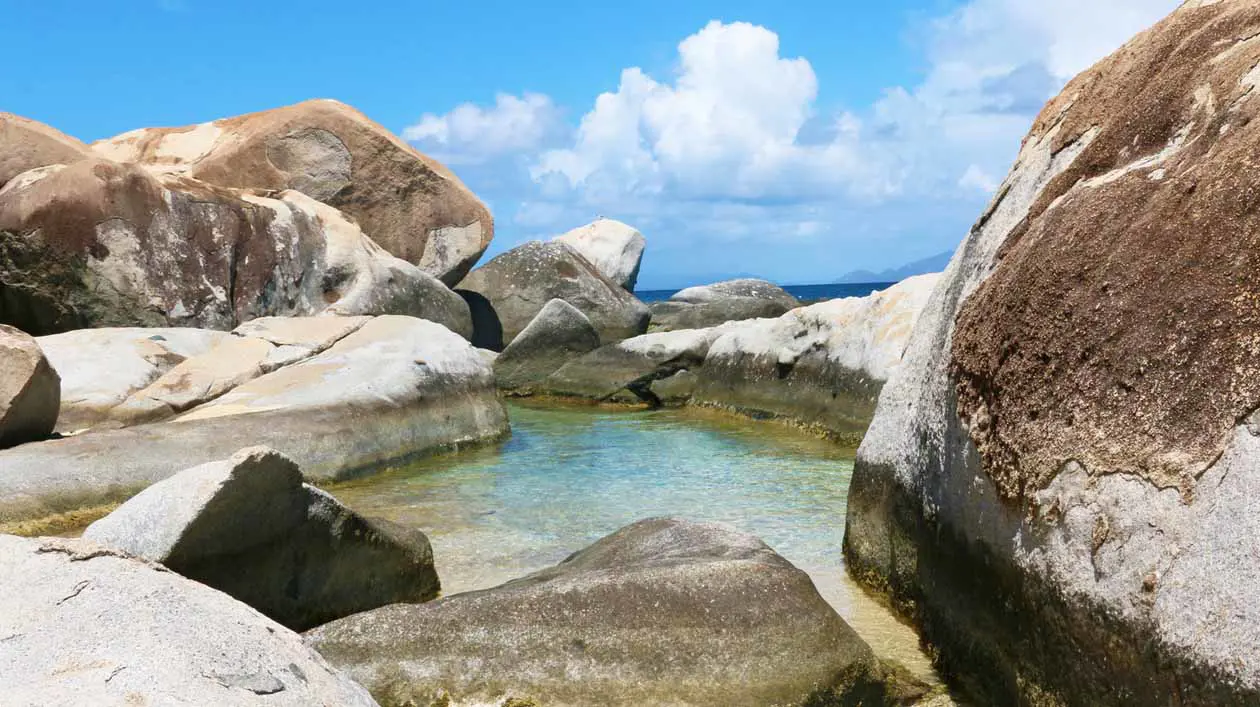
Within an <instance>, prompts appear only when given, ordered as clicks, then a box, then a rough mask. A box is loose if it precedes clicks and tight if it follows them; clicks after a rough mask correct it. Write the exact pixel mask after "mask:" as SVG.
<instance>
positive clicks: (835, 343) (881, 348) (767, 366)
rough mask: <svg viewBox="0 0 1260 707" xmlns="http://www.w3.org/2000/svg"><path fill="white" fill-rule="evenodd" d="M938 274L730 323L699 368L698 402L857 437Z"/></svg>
mask: <svg viewBox="0 0 1260 707" xmlns="http://www.w3.org/2000/svg"><path fill="white" fill-rule="evenodd" d="M937 279H938V276H937V275H920V276H918V277H913V278H910V279H908V280H905V281H904V282H901V283H899V284H897V285H894V286H893V287H890V288H889V289H887V290H883V291H881V292H876V293H874V294H871V295H869V296H867V297H849V298H845V299H836V300H831V301H828V302H821V303H819V304H815V305H811V306H809V307H801V308H799V309H795V310H793V311H791V312H789V313H787V314H785V315H783V316H782V317H779V318H777V319H760V320H754V321H746V322H740V323H737V324H734V325H730V326H729V329H728V331H727V332H726V333H724V334H723V335H722V336H721V337H720V338H718V339H717V340H716V341H714V342H713V345H712V346H710V347H709V350H708V352H707V354H706V355H705V358H704V362H703V365H701V366H700V367H699V370H698V376H699V381H698V383H697V386H696V391H695V394H694V396H693V400H694V401H697V402H703V403H705V404H710V405H718V406H722V407H727V408H732V409H735V410H738V411H741V412H745V413H751V414H753V415H754V416H762V415H770V416H776V417H783V418H788V419H790V420H794V421H797V422H800V423H804V424H807V425H810V426H814V427H818V428H821V429H822V430H824V431H826V432H829V433H833V434H836V435H840V436H843V437H855V436H856V435H860V434H861V432H862V431H863V430H865V428H866V425H867V423H868V422H869V421H870V418H871V415H872V414H873V413H874V407H875V401H876V399H877V398H878V395H879V391H880V389H881V387H882V386H883V383H884V381H886V380H887V379H888V377H889V375H891V374H892V372H893V371H894V370H895V369H896V367H897V366H898V365H899V364H900V363H901V358H902V355H903V354H904V353H905V350H906V344H907V342H908V341H909V339H910V333H911V330H912V329H913V327H914V323H915V321H916V320H917V319H918V317H919V314H920V312H921V311H922V309H923V307H924V305H925V304H926V302H927V299H928V297H929V296H930V294H931V292H932V289H933V287H934V286H935V284H936V281H937Z"/></svg>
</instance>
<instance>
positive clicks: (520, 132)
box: [402, 93, 563, 164]
mask: <svg viewBox="0 0 1260 707" xmlns="http://www.w3.org/2000/svg"><path fill="white" fill-rule="evenodd" d="M562 125H563V119H562V115H561V112H560V110H559V109H558V108H557V107H556V105H555V103H553V102H552V100H551V98H550V97H548V96H544V95H542V94H538V93H526V94H524V95H523V96H520V97H517V96H512V95H508V94H504V93H501V94H499V95H498V96H496V97H495V100H494V105H493V106H490V107H488V108H482V107H481V106H478V105H476V104H473V103H464V104H461V105H459V106H457V107H456V108H455V109H454V110H452V111H451V112H449V113H447V114H446V115H434V114H432V113H426V114H425V115H423V116H421V118H420V122H418V123H416V124H415V125H411V126H409V127H407V128H404V129H403V131H402V135H403V139H405V140H409V141H411V142H414V143H416V144H417V145H418V146H419V147H421V148H422V149H425V150H426V151H428V152H429V153H430V154H433V155H434V156H435V157H437V158H438V159H441V160H443V161H445V162H449V163H451V164H481V163H484V162H487V161H489V160H492V159H495V158H497V157H502V156H505V155H512V154H520V153H528V152H531V151H533V150H537V149H538V148H540V147H542V146H543V143H544V141H546V140H547V139H548V138H549V137H550V136H552V135H554V134H555V133H556V132H557V131H558V130H561V129H562Z"/></svg>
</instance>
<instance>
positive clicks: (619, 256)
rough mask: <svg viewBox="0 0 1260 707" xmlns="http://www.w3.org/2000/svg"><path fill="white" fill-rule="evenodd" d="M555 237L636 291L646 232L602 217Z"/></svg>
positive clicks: (601, 272)
mask: <svg viewBox="0 0 1260 707" xmlns="http://www.w3.org/2000/svg"><path fill="white" fill-rule="evenodd" d="M553 240H556V241H559V242H560V243H564V244H565V245H567V246H569V247H570V248H572V249H573V250H576V251H577V252H578V253H579V254H580V255H581V256H582V257H583V258H586V259H587V260H589V261H590V262H591V264H592V265H594V266H595V269H597V270H599V272H600V274H602V275H603V276H604V277H606V278H608V279H609V280H612V281H613V282H615V283H617V284H618V285H621V286H622V287H623V288H625V289H626V290H627V291H629V292H634V285H635V283H636V282H637V281H638V279H639V266H640V265H641V264H642V263H643V250H644V249H645V248H646V247H647V239H646V238H644V237H643V234H642V233H639V232H638V231H636V230H635V229H633V228H631V227H630V226H627V225H626V224H624V223H622V222H620V221H615V220H613V219H609V218H601V219H599V220H597V221H595V222H593V223H588V224H586V225H585V226H582V227H580V228H575V229H573V230H572V231H569V232H568V233H566V234H564V235H562V236H556V237H555V238H554V239H553Z"/></svg>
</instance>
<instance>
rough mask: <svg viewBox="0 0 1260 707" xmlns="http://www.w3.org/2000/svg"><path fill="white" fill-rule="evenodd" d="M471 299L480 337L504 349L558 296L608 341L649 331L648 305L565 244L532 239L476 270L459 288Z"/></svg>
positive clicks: (482, 341)
mask: <svg viewBox="0 0 1260 707" xmlns="http://www.w3.org/2000/svg"><path fill="white" fill-rule="evenodd" d="M457 289H458V290H459V291H460V292H461V293H464V295H465V297H466V298H470V299H471V300H472V301H471V302H470V304H471V306H472V310H473V324H474V327H475V328H476V330H477V334H476V336H475V338H474V341H475V342H476V343H477V345H478V346H480V347H481V348H489V349H492V350H496V351H499V350H502V349H503V347H504V346H505V345H507V344H510V343H511V342H512V341H513V340H514V339H515V338H516V336H517V335H518V334H520V333H521V331H523V330H524V329H525V327H526V326H528V325H529V323H530V322H531V321H533V320H534V317H536V316H538V313H539V312H540V311H542V308H543V307H544V306H546V304H547V303H548V302H550V301H551V300H553V299H562V300H564V301H566V302H568V303H569V304H571V305H573V306H574V307H576V308H577V309H579V310H580V311H581V312H582V313H583V314H585V315H586V317H587V318H588V319H590V321H591V324H593V325H594V326H595V329H596V330H597V331H599V335H600V340H601V341H602V342H603V343H605V344H608V343H612V342H614V341H620V340H622V339H627V338H630V337H632V336H638V335H639V334H642V333H643V332H645V331H647V325H648V318H649V314H648V310H647V307H646V306H645V305H644V304H643V303H642V302H640V301H639V300H637V299H635V297H634V295H632V294H630V293H629V292H626V291H625V290H624V289H622V288H621V287H620V286H619V285H617V284H616V283H614V282H612V281H611V280H609V279H608V278H606V277H604V276H603V275H601V274H600V273H599V271H598V270H596V269H595V267H594V266H593V265H591V263H590V262H589V261H587V260H586V258H583V257H582V256H581V255H578V253H577V252H576V251H574V250H573V249H572V248H570V247H569V246H567V245H564V244H563V243H556V242H551V243H543V242H541V241H531V242H529V243H526V244H524V245H521V246H519V247H517V248H513V249H512V250H510V251H508V252H506V253H503V254H501V255H499V256H497V257H495V258H494V259H492V260H491V261H490V262H488V263H486V264H485V265H482V266H481V267H479V268H477V269H476V270H474V271H473V272H472V273H471V274H469V276H468V277H467V278H465V279H464V281H463V282H461V283H460V284H459V287H458V288H457Z"/></svg>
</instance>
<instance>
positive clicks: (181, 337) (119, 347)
mask: <svg viewBox="0 0 1260 707" xmlns="http://www.w3.org/2000/svg"><path fill="white" fill-rule="evenodd" d="M230 337H231V334H228V333H227V332H224V331H209V330H205V329H143V328H118V329H79V330H76V331H69V332H66V333H64V334H53V335H51V336H41V337H38V338H37V339H36V341H37V342H39V346H40V348H41V349H43V351H44V355H46V356H47V357H48V361H49V363H51V364H52V367H53V368H54V369H56V370H57V373H58V374H60V376H61V412H60V416H59V417H58V419H57V430H58V431H62V432H69V431H75V430H81V429H84V428H86V427H92V426H94V425H98V424H100V423H102V422H104V421H105V420H107V419H108V418H109V416H110V411H111V410H113V409H114V408H115V407H117V406H118V405H119V404H120V403H122V402H123V401H124V400H126V399H127V398H128V397H130V396H131V395H132V394H133V393H135V392H136V391H138V390H141V389H143V388H144V387H146V386H148V385H149V384H150V383H152V382H153V381H155V380H157V379H158V378H160V377H161V376H162V375H163V374H165V373H166V372H167V371H169V370H171V369H172V368H174V367H175V366H177V365H179V364H180V363H182V362H183V361H184V360H186V359H189V358H193V357H196V356H200V355H201V354H204V353H206V352H207V351H210V350H211V349H213V348H214V347H215V346H217V345H218V344H219V343H220V342H222V341H224V340H225V339H228V338H230Z"/></svg>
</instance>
